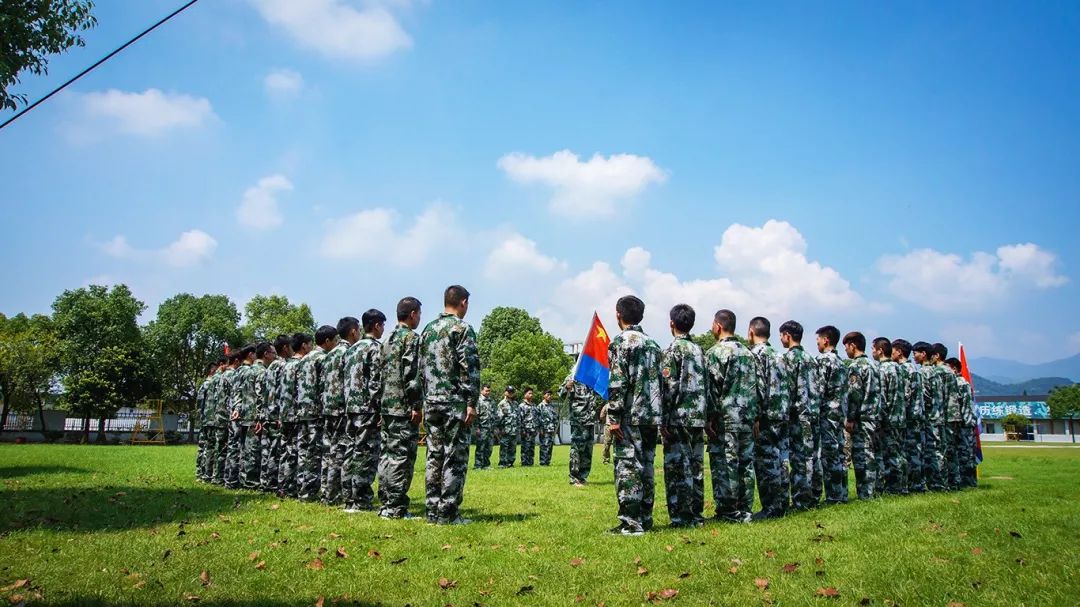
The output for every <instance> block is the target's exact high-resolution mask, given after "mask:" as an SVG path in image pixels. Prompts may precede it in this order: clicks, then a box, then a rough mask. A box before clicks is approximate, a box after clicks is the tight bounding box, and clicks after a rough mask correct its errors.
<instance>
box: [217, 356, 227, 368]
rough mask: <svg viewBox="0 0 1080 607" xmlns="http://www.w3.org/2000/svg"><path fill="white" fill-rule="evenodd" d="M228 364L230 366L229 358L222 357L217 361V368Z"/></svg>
mask: <svg viewBox="0 0 1080 607" xmlns="http://www.w3.org/2000/svg"><path fill="white" fill-rule="evenodd" d="M227 364H229V357H228V356H221V357H219V358H218V359H217V366H219V367H220V366H221V365H227Z"/></svg>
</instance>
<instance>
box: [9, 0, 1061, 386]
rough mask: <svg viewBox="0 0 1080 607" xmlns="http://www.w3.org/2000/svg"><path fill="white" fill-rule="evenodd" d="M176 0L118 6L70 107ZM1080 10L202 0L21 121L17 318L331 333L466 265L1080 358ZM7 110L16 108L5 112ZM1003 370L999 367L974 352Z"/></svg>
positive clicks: (476, 316) (578, 301)
mask: <svg viewBox="0 0 1080 607" xmlns="http://www.w3.org/2000/svg"><path fill="white" fill-rule="evenodd" d="M178 4H179V3H178V2H176V1H172V0H170V1H168V2H166V1H159V0H146V1H144V2H138V3H134V2H126V1H119V0H99V2H98V6H97V10H96V14H97V16H98V20H99V26H98V27H97V28H96V29H94V30H92V31H91V32H89V33H88V34H87V36H86V38H87V46H86V47H85V48H82V49H75V50H73V51H72V52H70V53H68V54H67V55H64V56H60V57H57V58H55V59H54V60H53V61H52V62H51V64H50V75H49V76H48V77H40V78H37V77H33V76H25V77H24V80H23V83H22V84H21V85H19V86H18V87H17V90H18V91H20V92H24V93H26V94H27V95H28V96H29V97H30V98H36V97H38V96H40V95H41V94H43V93H44V92H46V91H48V90H49V89H50V88H51V87H52V86H55V84H57V83H59V82H61V81H62V80H63V79H65V78H67V77H68V76H70V75H71V74H73V73H75V72H77V71H78V70H79V69H81V68H82V67H84V66H85V65H87V64H89V63H91V62H92V61H93V60H95V59H97V58H98V57H100V56H101V55H103V54H104V53H106V52H108V51H109V50H111V49H112V48H114V47H115V46H116V45H118V44H119V43H121V42H122V41H124V40H126V39H127V38H128V37H129V36H130V35H132V34H133V33H135V32H137V31H138V30H140V29H141V28H142V27H145V25H147V24H149V23H152V22H153V21H154V20H156V19H157V18H159V17H161V16H163V15H164V14H166V13H168V12H169V11H170V10H172V9H173V8H175V7H176V6H178ZM1078 26H1080V8H1078V7H1077V6H1076V5H1075V4H1072V3H1049V2H1047V3H1037V4H1021V3H1014V4H1005V3H985V2H982V3H974V2H973V3H967V4H965V3H952V4H950V5H949V6H947V7H943V6H941V5H939V4H933V3H904V4H903V5H902V6H881V5H869V4H865V3H792V4H772V5H760V4H759V5H754V6H721V5H720V3H701V4H698V5H694V4H691V3H681V4H679V5H678V6H674V5H669V4H665V3H621V2H619V3H616V2H611V3H563V4H556V3H480V2H467V1H462V2H453V3H451V2H445V1H440V0H433V1H431V2H410V1H408V0H394V1H389V0H388V1H380V0H371V1H367V2H365V1H362V0H220V1H216V2H210V1H204V2H200V3H198V4H196V5H195V6H194V7H193V8H192V9H190V10H188V11H187V12H186V13H184V14H183V15H181V16H180V17H178V18H177V19H175V20H174V21H173V22H170V23H169V24H168V25H167V26H166V27H164V28H163V29H161V30H159V31H157V32H155V33H154V34H152V35H151V36H150V37H148V38H146V39H144V40H142V41H140V42H139V43H138V44H137V45H135V46H133V47H131V48H130V49H128V50H127V51H126V52H125V53H123V54H121V55H120V56H118V57H116V58H115V59H114V60H113V61H110V62H109V63H107V64H106V65H104V66H103V67H101V68H99V69H98V70H96V71H95V72H94V73H92V74H91V75H89V76H88V77H86V78H84V79H83V80H81V81H80V82H78V83H77V84H76V85H74V86H73V87H71V88H69V89H68V91H66V92H65V93H63V94H62V95H60V96H58V97H56V98H54V99H52V100H50V101H49V102H48V103H46V104H44V105H43V106H41V107H40V108H38V109H37V110H35V111H33V112H31V113H30V114H27V115H26V116H24V117H23V118H21V119H20V120H19V121H17V122H16V123H14V124H12V125H11V126H9V127H7V128H5V129H4V130H3V131H0V166H2V167H3V175H4V178H3V183H4V188H3V192H4V195H3V197H2V200H3V202H2V204H3V211H4V217H5V221H4V222H3V223H2V225H0V238H2V241H3V243H4V246H3V249H2V251H3V253H2V255H3V263H2V264H0V280H2V281H3V284H4V285H5V287H6V288H5V289H4V295H3V297H2V298H0V312H4V313H7V314H12V313H17V312H20V311H25V312H45V311H47V310H48V309H49V306H50V305H51V303H52V300H53V299H54V298H55V297H56V295H57V294H59V293H60V292H61V291H62V290H64V289H66V288H75V287H79V286H82V285H86V284H90V283H108V284H113V283H118V282H123V283H126V284H128V285H129V286H131V287H132V289H133V290H134V291H135V293H136V294H137V295H138V296H139V297H141V298H142V299H143V300H144V301H145V302H146V303H147V304H148V305H149V306H150V310H149V312H148V318H151V317H152V315H153V313H154V311H155V309H156V305H157V304H158V303H160V302H161V301H162V300H163V299H165V298H167V297H169V296H170V295H172V294H175V293H177V292H181V291H188V292H193V293H204V292H209V293H225V294H228V295H229V296H231V297H233V298H234V299H235V300H236V301H237V303H238V304H239V305H242V304H243V303H244V302H245V301H246V300H247V299H248V298H250V297H251V296H252V295H254V294H257V293H271V292H278V293H283V294H285V295H288V296H289V298H290V299H292V300H294V301H305V302H308V303H309V304H310V305H311V306H312V308H313V310H314V311H315V313H316V317H317V321H319V322H320V323H321V322H334V321H336V319H337V318H338V317H340V316H342V315H345V314H350V315H359V314H360V313H361V312H362V311H363V310H365V309H367V308H368V307H378V308H381V309H383V310H384V311H387V312H389V311H391V310H392V308H393V305H394V303H395V302H396V301H397V299H398V298H399V297H401V296H403V295H406V294H409V295H416V296H418V297H420V298H421V300H422V301H424V302H425V303H426V304H427V307H426V313H427V314H428V315H429V316H430V315H432V314H434V313H435V312H437V310H438V308H439V306H438V304H439V302H440V299H441V291H442V288H443V287H445V285H447V284H450V283H452V282H460V283H462V284H465V285H466V286H468V287H469V288H470V290H471V291H472V292H473V293H474V296H473V301H472V304H473V312H471V315H470V318H469V320H472V321H473V322H475V323H479V321H480V319H481V318H482V315H483V313H485V312H486V311H487V310H489V309H490V308H491V307H493V306H496V305H518V306H523V307H525V308H527V309H529V310H530V311H531V312H533V313H534V314H537V315H539V316H540V317H541V319H542V320H543V321H544V323H545V326H546V327H547V328H548V329H549V330H551V331H553V332H554V333H556V334H557V335H559V336H560V337H563V338H566V339H578V338H579V337H580V335H581V334H583V333H584V331H585V329H586V328H587V326H588V319H589V316H590V315H591V313H592V310H593V309H594V308H597V309H599V310H600V311H601V313H602V317H603V319H604V320H605V323H606V324H608V325H609V328H611V326H612V325H614V318H613V313H612V311H611V308H612V305H613V302H614V300H615V299H616V298H617V297H618V296H619V295H621V294H624V293H627V292H634V293H637V294H639V295H642V296H643V297H644V298H645V300H646V303H647V305H648V308H647V312H646V315H647V319H646V323H645V325H646V329H647V330H649V331H651V332H652V333H654V334H657V335H658V337H664V336H665V335H666V325H667V323H666V311H667V309H668V308H669V307H670V306H671V305H672V304H674V303H677V302H679V301H687V302H689V303H691V304H692V305H694V306H695V307H696V308H698V310H699V315H700V316H701V317H702V320H700V321H699V327H698V329H699V330H705V329H706V328H707V324H708V323H707V320H706V319H707V318H708V316H709V315H711V313H712V312H713V311H715V310H716V309H718V308H721V307H730V308H732V309H734V310H735V311H736V312H737V313H738V314H739V317H740V320H741V322H740V331H741V330H744V328H745V321H746V320H748V319H749V318H750V317H751V316H753V315H756V314H764V315H766V316H768V317H770V318H771V319H772V320H773V321H774V323H775V324H779V323H780V322H782V321H784V320H786V319H788V318H795V319H798V320H800V321H802V322H803V323H804V325H806V326H807V328H808V329H811V330H812V329H813V328H816V327H817V326H819V325H821V324H825V323H833V324H836V325H838V326H839V327H840V328H841V330H844V331H846V330H852V329H858V330H863V331H864V332H866V333H868V334H869V335H870V336H871V337H872V336H876V335H886V336H890V337H900V336H903V337H906V338H909V339H911V340H913V341H914V340H917V339H928V340H943V341H946V342H949V343H954V342H955V341H957V340H963V341H964V342H965V343H966V344H967V345H968V347H969V348H970V349H971V355H972V356H980V355H987V356H1006V357H1012V358H1016V359H1023V360H1029V361H1032V362H1041V361H1045V360H1050V359H1053V358H1057V357H1061V356H1065V355H1069V354H1073V353H1075V352H1077V351H1080V321H1078V320H1077V317H1076V315H1075V313H1074V310H1075V301H1076V300H1077V294H1078V292H1077V286H1076V280H1077V271H1076V270H1077V268H1078V267H1080V255H1078V249H1077V247H1076V245H1075V244H1074V243H1075V239H1074V234H1073V232H1074V230H1075V226H1076V225H1077V219H1078V215H1080V211H1078V209H1080V204H1078V203H1080V170H1077V169H1078V166H1077V160H1076V159H1077V158H1080V104H1078V103H1077V102H1076V99H1077V98H1080V38H1078V37H1077V36H1076V35H1075V32H1076V31H1078ZM3 116H6V115H3ZM976 372H977V370H976Z"/></svg>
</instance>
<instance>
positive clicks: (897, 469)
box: [877, 360, 907, 493]
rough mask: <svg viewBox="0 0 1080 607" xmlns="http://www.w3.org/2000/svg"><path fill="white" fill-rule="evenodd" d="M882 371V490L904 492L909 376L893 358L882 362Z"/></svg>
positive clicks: (879, 368)
mask: <svg viewBox="0 0 1080 607" xmlns="http://www.w3.org/2000/svg"><path fill="white" fill-rule="evenodd" d="M878 371H879V372H880V374H881V403H882V409H881V430H880V431H879V432H878V436H879V437H880V439H879V440H880V442H879V448H878V453H879V454H880V455H879V457H878V471H879V476H878V485H877V488H878V491H879V492H884V493H903V492H904V481H905V479H906V478H907V459H906V458H905V457H904V428H905V424H904V412H905V410H906V409H907V391H906V385H907V381H906V375H905V373H904V372H903V371H902V370H901V369H900V365H898V364H896V363H895V362H893V361H891V360H886V361H882V362H881V364H879V365H878Z"/></svg>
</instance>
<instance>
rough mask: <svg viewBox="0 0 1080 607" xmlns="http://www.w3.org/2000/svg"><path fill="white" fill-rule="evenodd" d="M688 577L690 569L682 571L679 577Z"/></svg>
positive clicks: (682, 578) (683, 578) (681, 578)
mask: <svg viewBox="0 0 1080 607" xmlns="http://www.w3.org/2000/svg"><path fill="white" fill-rule="evenodd" d="M688 577H690V572H689V571H683V572H682V573H680V574H679V579H680V580H685V579H686V578H688Z"/></svg>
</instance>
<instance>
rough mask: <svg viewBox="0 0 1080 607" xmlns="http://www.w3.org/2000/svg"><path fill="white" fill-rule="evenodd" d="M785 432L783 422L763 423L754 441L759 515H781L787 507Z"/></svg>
mask: <svg viewBox="0 0 1080 607" xmlns="http://www.w3.org/2000/svg"><path fill="white" fill-rule="evenodd" d="M784 435H785V432H784V424H782V423H778V422H767V423H766V422H762V423H761V425H760V430H759V432H758V436H757V439H755V440H754V476H755V477H756V478H757V490H758V499H759V500H760V501H761V515H762V516H766V517H777V516H783V515H784V512H785V511H786V510H787V508H788V501H787V487H788V475H787V470H785V469H784V460H783V452H784V451H785V450H786V448H785V445H784V443H785V442H786V441H785V436H784Z"/></svg>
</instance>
